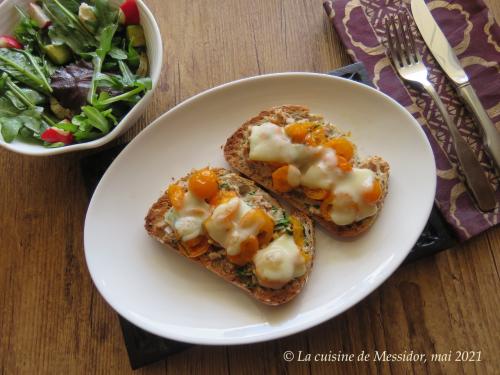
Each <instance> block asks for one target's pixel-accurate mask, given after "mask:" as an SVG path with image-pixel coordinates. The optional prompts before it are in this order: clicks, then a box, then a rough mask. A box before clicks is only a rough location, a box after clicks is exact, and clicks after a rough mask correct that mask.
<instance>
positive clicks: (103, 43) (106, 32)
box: [87, 24, 118, 104]
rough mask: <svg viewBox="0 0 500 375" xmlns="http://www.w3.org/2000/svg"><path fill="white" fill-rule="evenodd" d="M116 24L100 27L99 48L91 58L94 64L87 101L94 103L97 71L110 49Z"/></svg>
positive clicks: (99, 70) (98, 71)
mask: <svg viewBox="0 0 500 375" xmlns="http://www.w3.org/2000/svg"><path fill="white" fill-rule="evenodd" d="M117 28H118V25H116V24H113V25H109V26H106V27H104V28H103V29H102V31H101V34H100V35H99V48H97V50H96V51H95V53H94V56H93V58H92V64H93V65H94V73H93V76H92V82H91V84H90V90H89V93H88V97H87V101H88V102H89V103H91V104H94V103H95V101H96V88H97V85H96V80H97V76H98V74H99V73H101V69H102V63H103V62H104V58H105V57H106V55H107V53H108V52H109V50H110V49H111V41H112V40H113V35H115V32H116V29H117Z"/></svg>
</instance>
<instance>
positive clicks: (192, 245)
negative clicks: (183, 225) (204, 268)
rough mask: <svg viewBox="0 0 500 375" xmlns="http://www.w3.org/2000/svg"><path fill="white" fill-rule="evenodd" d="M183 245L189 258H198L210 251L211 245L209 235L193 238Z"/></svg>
mask: <svg viewBox="0 0 500 375" xmlns="http://www.w3.org/2000/svg"><path fill="white" fill-rule="evenodd" d="M182 247H183V248H184V250H185V253H186V255H187V256H188V257H189V258H198V257H199V256H201V255H203V254H205V253H206V252H207V251H208V249H209V247H210V245H209V244H208V238H207V237H205V236H198V237H196V238H193V239H192V240H189V241H185V242H183V243H182Z"/></svg>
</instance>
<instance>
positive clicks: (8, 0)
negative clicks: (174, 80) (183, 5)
mask: <svg viewBox="0 0 500 375" xmlns="http://www.w3.org/2000/svg"><path fill="white" fill-rule="evenodd" d="M136 1H137V4H138V5H139V8H140V10H141V15H144V16H145V18H147V19H148V21H149V22H150V23H151V27H152V29H153V40H149V42H150V44H151V47H150V48H154V49H157V50H158V59H157V60H156V61H157V62H158V63H157V64H156V66H155V69H154V70H152V71H151V72H150V77H151V81H152V87H151V90H149V91H148V92H146V94H145V95H144V96H143V97H142V98H141V99H140V100H139V102H137V103H136V104H135V105H134V106H133V107H132V108H131V110H130V111H129V112H128V113H127V114H126V115H125V117H123V118H122V119H121V121H120V122H119V123H118V124H117V125H116V126H115V127H114V128H113V130H111V131H110V132H109V133H108V134H106V135H105V136H104V137H101V138H98V139H95V140H93V141H89V142H84V143H75V144H72V145H69V146H64V147H57V148H48V147H43V146H41V145H35V146H38V147H34V148H29V149H20V148H19V147H18V146H16V144H11V143H7V142H5V141H4V140H3V138H1V137H0V146H1V147H3V148H4V149H7V150H9V151H13V152H15V153H17V154H22V155H29V156H51V155H61V154H65V153H68V152H74V151H83V150H90V149H94V148H98V147H100V146H103V145H105V144H106V143H109V142H110V141H112V140H113V139H115V138H117V137H118V136H120V135H121V134H122V131H123V130H122V128H123V127H124V125H125V124H126V123H127V121H129V120H130V116H131V115H133V113H132V112H133V111H134V109H137V108H138V107H139V106H146V105H147V104H148V103H149V101H150V100H151V98H152V95H153V92H154V91H155V89H156V87H157V86H158V82H159V80H160V73H161V68H162V65H163V40H162V37H161V33H160V29H159V27H158V23H157V22H156V19H155V17H154V16H153V13H152V12H151V10H150V9H149V8H148V7H147V5H146V4H145V3H144V2H143V1H142V0H136ZM15 3H16V0H5V1H4V2H3V3H0V11H7V9H3V8H8V7H10V8H12V7H13V6H14V5H15ZM9 10H10V9H9ZM141 23H142V22H141ZM23 143H24V142H23Z"/></svg>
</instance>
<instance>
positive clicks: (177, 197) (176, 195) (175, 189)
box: [167, 184, 184, 210]
mask: <svg viewBox="0 0 500 375" xmlns="http://www.w3.org/2000/svg"><path fill="white" fill-rule="evenodd" d="M167 196H168V200H169V201H170V203H171V204H172V206H173V207H174V208H175V209H176V210H180V209H181V208H182V205H183V203H184V189H183V188H182V187H181V186H179V185H177V184H172V185H170V186H169V187H168V190H167Z"/></svg>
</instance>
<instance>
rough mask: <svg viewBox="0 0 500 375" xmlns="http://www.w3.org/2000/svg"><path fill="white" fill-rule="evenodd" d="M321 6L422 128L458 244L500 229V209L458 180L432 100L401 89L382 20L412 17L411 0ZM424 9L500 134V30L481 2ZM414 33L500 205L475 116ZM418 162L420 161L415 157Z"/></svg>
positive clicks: (349, 0) (441, 2) (375, 78)
mask: <svg viewBox="0 0 500 375" xmlns="http://www.w3.org/2000/svg"><path fill="white" fill-rule="evenodd" d="M323 5H324V8H325V10H326V12H327V14H328V16H329V18H330V19H331V21H332V23H333V25H334V26H335V29H336V30H337V32H338V34H339V36H340V38H341V40H342V42H343V43H344V45H345V47H346V48H347V51H348V53H349V55H350V56H351V57H352V58H353V59H354V60H355V61H361V62H363V63H364V65H365V66H366V69H367V70H368V74H369V76H370V79H371V81H372V82H373V84H374V86H375V87H376V88H377V89H379V90H381V91H383V92H384V93H386V94H388V95H390V96H391V97H393V98H394V99H395V100H397V101H398V102H399V103H400V104H401V105H403V106H404V107H405V108H406V109H407V110H408V111H409V112H410V113H411V114H412V115H413V116H414V117H415V118H416V119H417V121H418V122H419V123H420V124H421V125H422V127H423V129H424V131H425V133H426V134H427V137H428V138H429V142H430V144H431V147H432V149H433V151H434V156H435V158H436V167H437V191H436V204H437V206H438V207H439V209H440V210H441V212H442V213H443V215H444V217H445V218H446V220H447V221H448V222H449V223H450V224H451V226H452V227H453V228H454V229H455V231H456V233H457V236H458V237H459V239H461V240H466V239H468V238H470V237H472V236H475V235H477V234H478V233H481V232H483V231H484V230H486V229H488V228H490V227H492V226H494V225H496V224H498V222H499V219H500V213H499V206H498V205H497V207H496V209H495V210H494V211H493V212H490V213H487V214H485V213H483V212H481V211H480V210H479V209H477V208H476V206H475V205H474V201H473V198H472V196H471V195H470V193H469V192H468V190H467V188H466V186H465V185H464V183H463V182H462V179H461V178H459V174H458V173H457V165H458V163H457V157H456V154H455V152H454V150H453V146H452V140H451V136H450V134H449V131H448V128H447V127H446V125H445V123H444V122H443V120H442V118H441V116H440V114H439V111H438V109H437V107H436V106H435V105H434V103H433V102H432V100H431V99H430V98H429V97H428V96H427V95H423V94H422V92H420V91H417V90H414V89H412V88H410V87H409V86H408V85H406V84H404V83H403V82H402V81H401V79H400V78H399V76H398V75H397V73H396V71H395V70H394V68H393V67H392V65H391V63H390V60H389V58H388V57H387V54H386V48H385V43H386V41H385V27H384V20H385V19H386V17H387V16H389V15H391V14H396V13H397V12H399V11H407V12H408V14H409V15H410V16H411V11H410V6H409V1H402V0H334V1H325V2H324V4H323ZM427 5H428V6H429V8H430V9H431V11H432V15H433V16H434V17H435V19H436V21H437V23H438V24H439V25H440V27H441V29H442V30H443V32H444V34H445V35H446V37H447V38H448V40H449V42H450V44H451V45H452V46H453V48H454V49H455V52H456V53H457V55H458V57H459V59H460V62H461V64H462V66H463V67H464V69H465V71H466V72H467V74H468V75H469V78H470V80H471V83H472V86H473V87H474V89H475V90H476V92H477V94H478V96H479V98H480V100H481V102H482V104H483V106H484V107H485V109H486V111H487V112H488V114H489V115H490V117H491V119H492V120H493V123H494V124H495V125H496V126H497V129H498V128H499V126H500V72H499V62H500V45H499V44H500V28H499V26H498V25H497V23H496V22H495V20H494V18H493V15H492V14H491V12H490V11H489V10H488V8H487V7H486V5H485V4H484V3H483V1H482V0H455V1H453V0H452V1H449V0H446V1H445V0H434V1H429V2H428V3H427ZM410 18H411V17H410ZM411 19H412V18H411ZM413 27H414V31H415V34H416V35H417V36H418V38H417V44H418V47H419V50H420V51H421V52H422V55H423V60H424V63H425V64H426V66H427V68H428V69H429V73H430V74H429V78H430V80H431V81H432V82H433V83H434V84H435V86H436V90H437V91H438V93H439V94H440V96H441V99H443V102H444V103H445V105H446V106H447V108H448V112H449V113H450V115H451V116H452V118H453V120H454V121H455V123H456V124H458V127H459V129H460V133H461V134H462V136H463V137H464V138H465V139H466V141H467V142H468V143H469V144H470V145H471V147H472V148H473V150H474V152H475V154H476V156H477V158H478V159H479V161H480V162H481V164H482V166H483V167H484V169H485V171H486V173H487V176H488V178H489V180H490V182H491V184H492V185H493V187H494V188H495V191H496V197H497V201H500V186H499V185H500V179H499V177H498V175H497V174H496V173H495V170H494V168H493V166H492V163H491V161H490V160H489V159H488V157H487V156H486V155H485V152H484V149H483V146H482V141H481V137H480V135H479V134H478V131H477V129H476V127H475V125H474V123H473V120H472V118H471V115H470V114H469V113H468V112H467V110H466V109H465V107H464V105H463V103H462V102H461V101H460V100H459V97H458V96H457V94H456V92H455V90H454V89H453V87H452V86H451V85H450V83H449V81H448V80H447V78H446V76H445V75H444V73H443V72H442V70H441V69H440V67H439V65H438V64H437V63H436V61H435V60H434V59H433V57H432V55H431V54H430V52H429V50H428V49H427V47H426V46H425V44H424V42H423V40H422V39H421V37H420V34H418V31H417V28H416V26H415V25H413ZM414 157H415V158H418V155H414Z"/></svg>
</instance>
